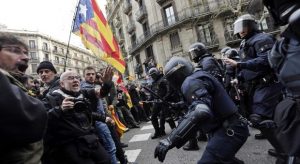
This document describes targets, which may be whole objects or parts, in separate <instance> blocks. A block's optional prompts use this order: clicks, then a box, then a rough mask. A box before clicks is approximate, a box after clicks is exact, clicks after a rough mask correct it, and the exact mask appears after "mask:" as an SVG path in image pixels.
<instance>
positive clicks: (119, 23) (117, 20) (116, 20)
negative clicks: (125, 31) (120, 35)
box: [114, 19, 122, 27]
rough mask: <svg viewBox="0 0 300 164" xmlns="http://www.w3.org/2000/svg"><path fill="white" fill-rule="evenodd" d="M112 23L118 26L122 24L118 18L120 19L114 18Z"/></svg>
mask: <svg viewBox="0 0 300 164" xmlns="http://www.w3.org/2000/svg"><path fill="white" fill-rule="evenodd" d="M114 25H115V26H116V27H120V26H121V25H122V22H121V20H120V19H115V20H114Z"/></svg>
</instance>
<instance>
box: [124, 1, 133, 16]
mask: <svg viewBox="0 0 300 164" xmlns="http://www.w3.org/2000/svg"><path fill="white" fill-rule="evenodd" d="M131 10H132V4H131V3H130V2H128V1H124V4H123V12H124V14H128V13H129V12H130V11H131Z"/></svg>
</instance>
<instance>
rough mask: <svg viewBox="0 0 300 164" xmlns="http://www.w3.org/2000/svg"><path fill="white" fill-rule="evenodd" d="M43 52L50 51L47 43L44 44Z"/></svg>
mask: <svg viewBox="0 0 300 164" xmlns="http://www.w3.org/2000/svg"><path fill="white" fill-rule="evenodd" d="M43 50H46V51H48V44H47V43H43Z"/></svg>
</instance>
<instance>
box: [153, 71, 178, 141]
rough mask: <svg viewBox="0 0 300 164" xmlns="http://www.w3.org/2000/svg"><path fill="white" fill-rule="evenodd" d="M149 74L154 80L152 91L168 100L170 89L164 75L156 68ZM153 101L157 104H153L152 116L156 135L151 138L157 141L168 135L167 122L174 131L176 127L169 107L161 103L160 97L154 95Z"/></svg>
mask: <svg viewBox="0 0 300 164" xmlns="http://www.w3.org/2000/svg"><path fill="white" fill-rule="evenodd" d="M148 73H149V76H151V78H152V79H153V82H152V86H151V89H152V91H153V92H154V93H156V94H157V95H158V96H159V97H160V98H162V99H164V100H166V99H167V97H168V95H169V92H170V88H169V86H168V82H167V81H166V79H165V78H164V76H163V74H161V73H160V71H159V70H158V69H157V68H156V67H152V68H150V70H149V72H148ZM152 100H154V101H156V102H155V103H154V104H153V108H152V115H151V122H152V125H153V127H154V130H155V133H154V135H153V136H152V137H151V138H152V139H155V138H158V137H160V136H163V135H165V134H166V133H165V122H166V121H167V122H168V123H169V125H170V127H171V128H172V129H173V128H175V127H176V125H175V122H174V120H173V119H172V117H170V116H169V114H170V113H168V110H167V109H168V107H167V106H166V105H165V104H164V103H163V102H161V100H159V99H158V97H155V96H153V95H152ZM158 116H159V118H160V123H159V124H158ZM166 116H168V119H167V120H166Z"/></svg>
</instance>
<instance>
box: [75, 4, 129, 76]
mask: <svg viewBox="0 0 300 164" xmlns="http://www.w3.org/2000/svg"><path fill="white" fill-rule="evenodd" d="M72 31H73V32H74V33H75V34H76V35H78V36H80V37H81V41H82V43H83V44H84V45H85V47H86V48H87V49H90V50H91V51H92V52H93V53H94V55H96V56H97V57H99V58H100V59H101V60H104V61H105V62H107V63H109V64H111V65H112V66H113V67H115V68H116V69H117V70H118V71H119V72H121V73H124V72H125V61H124V59H123V57H122V54H121V51H120V48H119V46H118V43H117V41H116V39H115V38H114V36H113V34H112V31H111V29H110V27H109V25H108V23H107V21H106V19H105V17H104V16H103V13H102V11H101V10H100V9H99V7H98V5H97V3H96V0H80V1H79V3H78V7H77V11H76V16H75V19H74V24H73V29H72Z"/></svg>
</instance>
